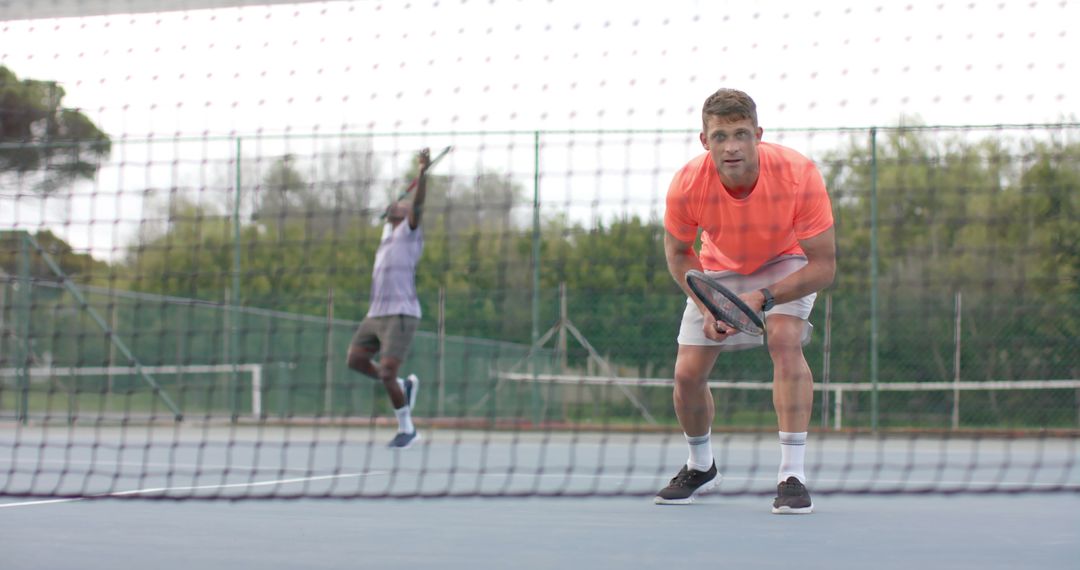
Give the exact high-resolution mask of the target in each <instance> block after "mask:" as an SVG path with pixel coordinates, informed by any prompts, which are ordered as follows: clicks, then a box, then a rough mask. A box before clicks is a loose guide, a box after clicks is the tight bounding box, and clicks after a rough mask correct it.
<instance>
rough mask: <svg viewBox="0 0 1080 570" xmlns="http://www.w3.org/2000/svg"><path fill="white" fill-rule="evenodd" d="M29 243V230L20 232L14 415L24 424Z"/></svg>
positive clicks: (27, 390) (27, 377) (27, 375)
mask: <svg viewBox="0 0 1080 570" xmlns="http://www.w3.org/2000/svg"><path fill="white" fill-rule="evenodd" d="M30 245H31V242H30V232H22V235H21V236H20V237H19V271H18V277H17V278H16V283H18V285H19V289H18V297H17V298H18V300H17V301H16V306H17V307H18V314H19V318H18V319H17V320H16V322H17V323H18V331H17V332H16V338H15V362H16V367H17V368H16V369H17V370H18V376H19V379H18V386H19V396H18V402H19V404H18V412H17V414H16V417H17V419H18V420H19V422H21V423H22V424H23V425H26V423H27V422H28V421H29V417H30V359H31V355H32V354H33V348H32V347H31V346H30V332H31V331H30V319H31V313H32V311H33V305H32V304H33V293H32V292H31V289H30V287H31V284H32V283H33V280H32V278H31V275H30Z"/></svg>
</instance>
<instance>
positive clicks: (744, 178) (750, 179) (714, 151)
mask: <svg viewBox="0 0 1080 570" xmlns="http://www.w3.org/2000/svg"><path fill="white" fill-rule="evenodd" d="M761 133H762V129H761V127H755V126H754V122H753V121H752V120H750V119H731V118H726V117H717V116H715V115H709V116H708V119H707V120H706V121H705V130H704V132H702V133H701V144H702V146H704V147H705V150H707V151H709V155H711V156H712V159H713V163H715V164H716V172H717V174H719V175H720V181H721V182H723V183H724V186H726V187H728V188H729V189H732V190H734V189H736V188H746V187H753V185H754V184H755V183H756V182H757V176H758V150H757V145H758V143H759V142H761Z"/></svg>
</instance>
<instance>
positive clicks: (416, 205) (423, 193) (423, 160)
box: [409, 148, 431, 230]
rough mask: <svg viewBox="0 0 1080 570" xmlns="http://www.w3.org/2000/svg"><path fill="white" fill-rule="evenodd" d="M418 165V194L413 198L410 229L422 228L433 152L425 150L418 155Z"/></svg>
mask: <svg viewBox="0 0 1080 570" xmlns="http://www.w3.org/2000/svg"><path fill="white" fill-rule="evenodd" d="M417 163H418V165H419V166H420V172H419V174H417V175H416V194H415V195H414V196H413V201H412V208H409V227H410V228H412V229H414V230H415V229H416V228H418V227H420V219H421V218H422V217H423V215H424V200H426V199H427V169H428V166H430V165H431V150H430V149H426V148H425V149H424V150H421V151H420V152H419V153H418V154H417Z"/></svg>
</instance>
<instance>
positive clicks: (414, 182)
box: [382, 147, 451, 218]
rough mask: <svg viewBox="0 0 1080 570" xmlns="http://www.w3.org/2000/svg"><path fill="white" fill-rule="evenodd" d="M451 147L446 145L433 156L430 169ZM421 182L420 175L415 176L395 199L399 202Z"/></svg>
mask: <svg viewBox="0 0 1080 570" xmlns="http://www.w3.org/2000/svg"><path fill="white" fill-rule="evenodd" d="M450 148H451V147H446V148H444V149H442V151H440V152H439V154H437V155H435V156H433V157H432V158H431V162H429V163H428V170H431V167H432V166H435V163H436V162H439V161H440V160H442V157H444V156H446V155H447V154H448V153H449V152H450ZM419 183H420V177H419V176H417V177H416V178H413V180H412V182H411V183H409V187H408V188H406V189H405V190H404V191H403V192H402V193H401V194H399V195H398V197H397V199H395V200H394V201H395V202H397V201H398V200H401V199H403V198H405V197H406V196H408V195H409V192H412V191H413V190H415V189H416V185H417V184H419ZM382 217H383V218H385V217H386V212H383V214H382Z"/></svg>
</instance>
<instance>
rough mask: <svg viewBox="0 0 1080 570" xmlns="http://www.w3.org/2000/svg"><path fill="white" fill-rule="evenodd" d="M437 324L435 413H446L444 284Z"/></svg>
mask: <svg viewBox="0 0 1080 570" xmlns="http://www.w3.org/2000/svg"><path fill="white" fill-rule="evenodd" d="M438 313H439V314H438V324H436V332H435V334H436V349H435V382H436V384H438V385H439V390H438V392H439V398H438V402H437V404H436V405H437V407H436V410H437V411H436V415H438V416H439V417H440V418H441V417H445V414H446V285H440V286H439V311H438Z"/></svg>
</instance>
